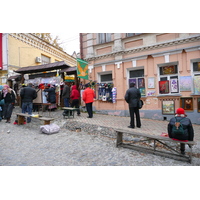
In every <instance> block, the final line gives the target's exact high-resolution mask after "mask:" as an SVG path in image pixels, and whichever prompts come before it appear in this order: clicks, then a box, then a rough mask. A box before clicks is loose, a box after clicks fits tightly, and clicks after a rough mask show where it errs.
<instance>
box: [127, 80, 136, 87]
mask: <svg viewBox="0 0 200 200" xmlns="http://www.w3.org/2000/svg"><path fill="white" fill-rule="evenodd" d="M131 83H135V87H137V80H136V78H130V79H129V88H130V84H131Z"/></svg>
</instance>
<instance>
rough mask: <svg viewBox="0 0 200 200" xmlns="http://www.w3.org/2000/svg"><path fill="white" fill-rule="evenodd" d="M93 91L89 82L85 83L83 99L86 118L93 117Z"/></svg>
mask: <svg viewBox="0 0 200 200" xmlns="http://www.w3.org/2000/svg"><path fill="white" fill-rule="evenodd" d="M94 98H95V93H94V90H93V89H91V88H90V84H86V85H85V90H84V92H83V101H84V102H85V105H86V109H87V112H88V118H92V117H93V108H92V104H93V102H94Z"/></svg>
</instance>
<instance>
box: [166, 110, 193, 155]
mask: <svg viewBox="0 0 200 200" xmlns="http://www.w3.org/2000/svg"><path fill="white" fill-rule="evenodd" d="M174 126H176V129H178V128H179V126H182V127H183V132H182V133H181V134H179V133H177V132H176V131H174V130H173V127H174ZM167 129H168V135H169V137H170V138H172V139H175V140H187V141H188V140H189V141H193V138H194V129H193V126H192V122H191V120H190V119H189V118H187V115H186V114H185V110H184V109H183V108H178V109H177V110H176V114H175V117H173V118H171V119H170V121H169V124H168V128H167ZM180 151H181V153H182V154H185V144H183V143H181V145H180Z"/></svg>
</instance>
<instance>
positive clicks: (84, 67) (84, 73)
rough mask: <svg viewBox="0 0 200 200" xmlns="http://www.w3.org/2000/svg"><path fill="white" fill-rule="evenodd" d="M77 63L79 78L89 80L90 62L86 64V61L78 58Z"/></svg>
mask: <svg viewBox="0 0 200 200" xmlns="http://www.w3.org/2000/svg"><path fill="white" fill-rule="evenodd" d="M76 61H77V76H78V77H79V78H83V79H86V80H88V62H86V61H85V60H81V59H79V58H77V59H76Z"/></svg>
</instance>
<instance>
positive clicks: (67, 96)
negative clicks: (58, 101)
mask: <svg viewBox="0 0 200 200" xmlns="http://www.w3.org/2000/svg"><path fill="white" fill-rule="evenodd" d="M62 97H63V99H64V106H65V107H69V100H70V87H69V86H68V85H67V82H65V86H64V88H63V93H62Z"/></svg>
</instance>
